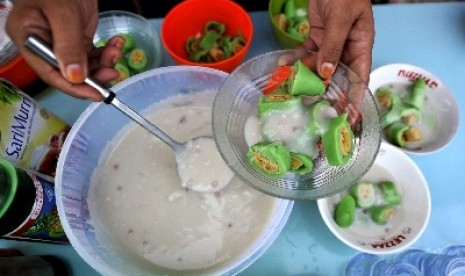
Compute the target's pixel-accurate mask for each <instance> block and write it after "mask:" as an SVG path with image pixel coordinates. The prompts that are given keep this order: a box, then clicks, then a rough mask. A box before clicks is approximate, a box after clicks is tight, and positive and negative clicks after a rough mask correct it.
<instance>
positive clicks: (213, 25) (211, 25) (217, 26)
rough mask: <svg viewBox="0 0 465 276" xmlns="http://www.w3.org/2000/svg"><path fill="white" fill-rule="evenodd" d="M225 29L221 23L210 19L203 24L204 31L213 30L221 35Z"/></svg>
mask: <svg viewBox="0 0 465 276" xmlns="http://www.w3.org/2000/svg"><path fill="white" fill-rule="evenodd" d="M225 30H226V26H225V25H224V24H223V23H220V22H218V21H214V20H212V21H208V22H207V24H205V29H204V32H205V33H206V32H209V31H214V32H216V33H217V34H219V35H223V33H224V31H225Z"/></svg>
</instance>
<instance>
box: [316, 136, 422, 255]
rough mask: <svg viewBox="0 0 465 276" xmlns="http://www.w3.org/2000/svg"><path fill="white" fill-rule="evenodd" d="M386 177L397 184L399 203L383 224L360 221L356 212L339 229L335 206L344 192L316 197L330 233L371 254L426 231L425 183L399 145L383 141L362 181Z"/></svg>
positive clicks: (389, 249) (400, 244)
mask: <svg viewBox="0 0 465 276" xmlns="http://www.w3.org/2000/svg"><path fill="white" fill-rule="evenodd" d="M382 180H389V181H392V182H394V183H395V184H396V187H397V189H398V190H399V193H400V196H401V204H400V205H399V206H397V207H396V213H395V215H394V217H393V218H392V219H391V221H389V222H388V223H387V224H386V225H378V224H375V223H373V222H372V221H369V220H363V216H365V215H364V214H361V213H358V214H357V213H356V214H357V215H356V218H355V222H354V224H352V225H351V226H349V227H347V228H342V227H340V226H338V225H337V224H336V222H335V221H334V218H333V214H334V209H335V206H336V204H337V203H338V202H339V200H340V199H341V197H342V196H343V195H345V194H347V191H346V192H344V193H340V194H337V195H334V196H331V197H327V198H323V199H319V200H318V202H317V203H318V209H319V211H320V214H321V216H322V218H323V220H324V222H325V223H326V225H327V226H328V228H329V229H330V230H331V232H333V234H334V235H335V236H336V237H337V238H338V239H339V240H341V241H342V242H343V243H345V244H346V245H348V246H350V247H352V248H354V249H356V250H359V251H362V252H366V253H371V254H391V253H395V252H399V251H401V250H403V249H405V248H407V247H409V246H410V245H412V244H413V243H414V242H415V241H416V240H417V239H418V238H419V237H420V236H421V235H422V233H423V231H424V230H425V228H426V226H427V224H428V221H429V217H430V213H431V198H430V193H429V188H428V184H427V182H426V179H425V177H424V176H423V174H422V172H421V171H420V169H419V168H418V167H417V165H416V164H415V163H414V162H413V161H412V160H411V159H410V158H409V157H408V155H406V154H405V153H404V152H402V151H401V150H399V149H398V148H396V147H394V146H392V145H390V144H388V143H386V142H383V143H382V144H381V148H380V151H379V153H378V156H377V158H376V160H375V163H374V164H373V166H372V168H371V169H370V170H369V171H368V172H367V174H366V175H364V176H363V177H362V179H361V181H370V182H379V181H382Z"/></svg>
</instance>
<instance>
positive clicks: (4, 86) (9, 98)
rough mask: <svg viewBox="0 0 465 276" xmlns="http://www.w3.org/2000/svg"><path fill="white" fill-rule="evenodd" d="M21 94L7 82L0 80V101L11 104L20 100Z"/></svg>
mask: <svg viewBox="0 0 465 276" xmlns="http://www.w3.org/2000/svg"><path fill="white" fill-rule="evenodd" d="M21 97H22V96H21V94H20V93H19V92H18V91H17V90H16V88H15V87H13V86H11V85H9V84H8V83H7V82H0V102H3V103H6V104H13V103H15V102H18V101H20V100H21Z"/></svg>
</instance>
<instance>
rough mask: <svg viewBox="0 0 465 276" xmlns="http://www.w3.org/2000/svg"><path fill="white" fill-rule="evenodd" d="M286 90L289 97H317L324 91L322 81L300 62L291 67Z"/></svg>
mask: <svg viewBox="0 0 465 276" xmlns="http://www.w3.org/2000/svg"><path fill="white" fill-rule="evenodd" d="M288 89H289V94H291V95H309V96H318V95H321V94H323V93H325V91H326V87H325V84H324V82H323V80H322V79H321V78H320V77H319V76H318V75H317V74H315V73H314V72H313V71H312V70H310V69H309V68H308V67H307V66H306V65H305V64H303V63H302V62H301V61H300V60H298V61H297V62H296V63H295V64H294V65H293V66H292V72H291V76H290V77H289V79H288Z"/></svg>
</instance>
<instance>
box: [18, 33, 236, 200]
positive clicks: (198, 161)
mask: <svg viewBox="0 0 465 276" xmlns="http://www.w3.org/2000/svg"><path fill="white" fill-rule="evenodd" d="M25 45H26V47H27V48H28V49H29V50H31V51H32V52H34V53H35V54H37V55H38V56H40V57H41V58H43V59H44V60H45V61H47V62H48V63H49V64H50V65H52V66H54V67H55V68H58V62H57V59H56V56H55V54H54V53H53V51H52V49H51V47H50V46H48V45H47V44H46V43H45V42H44V41H42V40H41V39H40V38H38V37H36V36H29V37H28V38H27V39H26V42H25ZM84 82H85V83H86V84H87V85H90V86H91V87H93V88H95V89H96V90H97V91H98V92H99V93H100V94H101V95H102V96H103V98H104V100H103V102H104V103H106V104H112V105H113V106H114V107H116V108H117V109H118V110H120V111H121V112H122V113H123V114H125V115H126V116H128V117H129V118H130V119H132V120H134V121H135V122H136V123H138V124H139V125H141V126H142V127H143V128H145V129H146V130H147V131H149V132H150V133H152V134H153V135H155V136H156V137H157V138H159V139H160V140H162V141H163V142H165V143H166V144H167V145H169V146H170V147H171V149H172V150H173V152H174V155H175V159H176V164H177V170H178V175H179V178H180V180H181V185H182V187H184V188H186V189H189V190H193V191H196V192H202V193H212V192H217V191H220V190H222V189H223V188H225V187H226V186H227V185H228V184H229V183H230V182H231V179H232V178H233V176H234V173H233V172H232V171H231V170H230V169H229V167H228V166H227V165H226V164H225V162H224V161H223V159H222V157H221V155H220V153H219V152H218V150H217V148H216V144H215V140H214V139H213V138H212V137H197V138H194V139H191V140H189V141H187V142H185V143H179V142H178V141H176V140H174V139H173V138H172V137H170V136H169V135H167V134H166V133H165V132H163V131H162V130H161V129H160V128H158V127H157V126H156V125H154V124H152V123H151V122H150V121H148V120H147V119H146V118H144V117H142V116H141V115H140V114H139V113H137V112H136V111H134V110H133V109H131V108H130V107H128V106H127V105H126V104H125V103H123V102H122V101H121V100H119V99H118V98H117V97H116V94H115V92H113V91H112V90H111V89H109V88H106V87H104V86H103V85H101V84H100V83H99V82H97V81H96V80H93V79H92V78H89V77H86V79H85V81H84Z"/></svg>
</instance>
